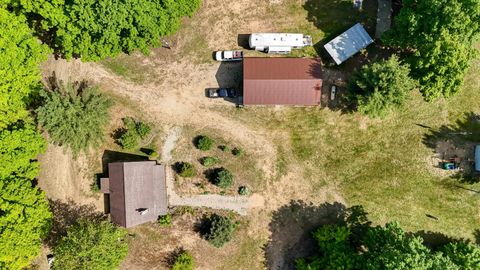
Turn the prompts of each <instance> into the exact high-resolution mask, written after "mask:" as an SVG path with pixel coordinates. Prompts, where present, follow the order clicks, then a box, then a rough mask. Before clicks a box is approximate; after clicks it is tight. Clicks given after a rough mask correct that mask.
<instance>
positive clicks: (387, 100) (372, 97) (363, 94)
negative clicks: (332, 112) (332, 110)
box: [349, 56, 415, 117]
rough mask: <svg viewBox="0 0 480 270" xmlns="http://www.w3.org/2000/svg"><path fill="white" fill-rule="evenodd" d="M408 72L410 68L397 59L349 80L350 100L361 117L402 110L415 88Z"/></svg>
mask: <svg viewBox="0 0 480 270" xmlns="http://www.w3.org/2000/svg"><path fill="white" fill-rule="evenodd" d="M409 73H410V69H409V67H408V65H405V64H402V63H401V62H400V61H399V60H398V57H396V56H392V57H390V59H388V60H386V61H381V62H377V63H373V64H372V65H369V66H364V67H362V69H361V70H360V71H358V72H357V73H355V74H354V75H353V76H352V78H351V80H350V84H349V99H350V100H351V101H352V102H354V103H356V104H357V105H358V110H359V111H360V112H361V113H362V114H366V115H368V116H371V117H384V116H386V115H387V114H388V113H389V112H390V111H391V110H393V109H395V108H398V107H401V106H402V105H403V104H404V102H405V100H406V99H407V98H408V94H409V93H410V91H411V90H412V89H413V88H414V87H415V81H414V80H413V79H411V78H410V77H409Z"/></svg>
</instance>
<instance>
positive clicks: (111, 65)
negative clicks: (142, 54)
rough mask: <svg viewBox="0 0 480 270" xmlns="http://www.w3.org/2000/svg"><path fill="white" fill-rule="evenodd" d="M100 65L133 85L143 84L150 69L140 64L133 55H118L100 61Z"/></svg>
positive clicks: (149, 73) (137, 58)
mask: <svg viewBox="0 0 480 270" xmlns="http://www.w3.org/2000/svg"><path fill="white" fill-rule="evenodd" d="M101 63H102V65H103V66H105V67H106V68H108V69H109V70H110V71H112V72H113V73H115V74H117V75H119V76H122V77H125V78H127V79H128V80H130V81H132V82H134V83H139V84H141V83H144V82H145V81H146V80H147V79H148V77H149V75H151V72H150V69H151V67H150V66H149V65H147V64H142V63H141V61H140V58H139V57H137V56H135V55H120V56H117V57H115V58H109V59H106V60H103V61H101Z"/></svg>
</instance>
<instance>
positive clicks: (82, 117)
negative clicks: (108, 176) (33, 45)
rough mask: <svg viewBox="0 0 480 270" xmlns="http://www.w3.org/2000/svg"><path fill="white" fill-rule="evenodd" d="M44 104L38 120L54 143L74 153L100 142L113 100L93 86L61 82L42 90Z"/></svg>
mask: <svg viewBox="0 0 480 270" xmlns="http://www.w3.org/2000/svg"><path fill="white" fill-rule="evenodd" d="M41 96H42V97H43V98H44V103H43V104H42V106H40V107H39V108H38V109H37V114H38V122H39V124H40V125H42V126H43V127H44V128H45V129H46V130H47V131H48V134H49V135H50V137H51V139H52V141H53V142H55V143H58V144H64V145H66V146H68V147H70V148H71V149H72V151H73V153H74V154H78V153H79V152H80V151H86V150H88V149H89V147H91V146H94V145H97V144H98V143H100V142H102V141H103V137H104V133H105V125H106V124H107V123H108V120H109V119H110V117H109V115H108V109H109V107H110V106H111V105H112V102H111V101H110V100H109V99H108V98H106V97H105V96H103V95H102V94H101V93H100V92H99V91H98V89H97V88H95V87H85V86H82V85H73V84H71V83H69V84H60V85H59V87H58V88H56V89H54V90H52V91H46V90H45V91H42V92H41Z"/></svg>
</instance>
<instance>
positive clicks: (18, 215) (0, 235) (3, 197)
mask: <svg viewBox="0 0 480 270" xmlns="http://www.w3.org/2000/svg"><path fill="white" fill-rule="evenodd" d="M0 213H1V215H0V250H1V251H2V252H0V269H23V268H25V267H27V266H28V265H29V263H30V261H31V260H32V259H33V258H35V257H36V256H37V255H38V254H39V250H40V245H41V238H42V237H44V236H45V234H46V233H47V232H48V230H49V229H50V220H51V218H52V214H51V212H50V210H49V207H48V204H47V201H46V200H45V194H44V193H43V192H41V191H40V190H38V188H35V187H32V183H31V181H30V179H25V178H15V177H9V178H2V179H0Z"/></svg>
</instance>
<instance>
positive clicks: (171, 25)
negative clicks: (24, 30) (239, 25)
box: [10, 0, 200, 60]
mask: <svg viewBox="0 0 480 270" xmlns="http://www.w3.org/2000/svg"><path fill="white" fill-rule="evenodd" d="M199 5H200V0H153V1H151V0H125V1H111V0H73V1H65V0H55V1H47V0H40V1H24V0H12V3H11V4H10V6H15V7H17V9H19V10H20V11H21V12H24V13H26V14H28V15H30V16H31V15H32V14H35V15H36V16H37V17H40V20H39V21H40V26H41V27H42V28H43V30H46V31H47V32H48V33H49V34H48V35H49V36H53V40H50V41H49V42H50V43H53V44H52V46H53V47H54V49H55V50H56V51H58V52H59V53H60V54H62V55H63V56H65V57H66V58H70V57H79V56H80V57H82V58H83V59H84V60H99V59H103V58H105V57H107V56H116V55H118V54H119V53H120V52H126V53H130V52H132V51H134V50H135V49H139V50H140V51H142V52H144V53H148V51H149V47H150V46H154V47H155V46H158V45H160V37H162V36H166V35H169V34H172V33H174V32H175V31H176V30H177V29H178V27H179V26H180V22H181V19H182V17H184V16H190V15H192V14H193V12H194V11H195V10H196V9H197V8H198V7H199Z"/></svg>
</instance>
